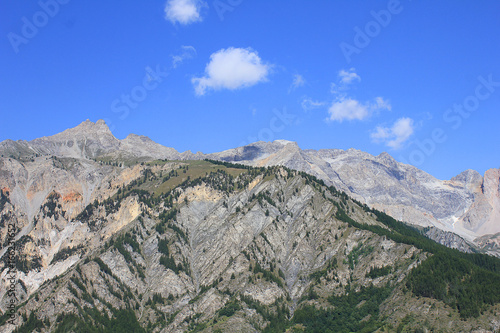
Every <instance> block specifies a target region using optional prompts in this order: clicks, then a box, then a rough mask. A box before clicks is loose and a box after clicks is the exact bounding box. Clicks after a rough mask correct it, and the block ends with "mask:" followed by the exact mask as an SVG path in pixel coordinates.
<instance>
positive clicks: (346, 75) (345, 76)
mask: <svg viewBox="0 0 500 333" xmlns="http://www.w3.org/2000/svg"><path fill="white" fill-rule="evenodd" d="M355 81H361V77H360V76H359V75H358V74H356V72H355V69H354V68H349V69H348V70H345V69H341V70H340V71H339V74H338V83H335V82H332V83H331V85H330V93H332V94H334V95H341V94H342V93H345V91H347V90H349V86H350V85H351V84H353V83H354V82H355Z"/></svg>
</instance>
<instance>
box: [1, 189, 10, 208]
mask: <svg viewBox="0 0 500 333" xmlns="http://www.w3.org/2000/svg"><path fill="white" fill-rule="evenodd" d="M7 202H9V203H10V199H9V197H8V196H7V195H5V194H3V190H0V212H1V211H2V210H3V208H4V207H5V204H6V203H7Z"/></svg>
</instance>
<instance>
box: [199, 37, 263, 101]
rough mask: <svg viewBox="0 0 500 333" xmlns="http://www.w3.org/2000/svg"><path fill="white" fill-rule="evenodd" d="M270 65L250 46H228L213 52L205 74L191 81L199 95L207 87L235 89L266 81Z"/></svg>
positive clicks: (203, 92)
mask: <svg viewBox="0 0 500 333" xmlns="http://www.w3.org/2000/svg"><path fill="white" fill-rule="evenodd" d="M271 67H272V66H271V65H269V64H265V63H263V62H262V60H261V59H260V57H259V56H258V54H257V52H255V51H253V50H252V49H250V48H247V49H243V48H234V47H230V48H227V49H222V50H219V51H217V52H215V53H213V54H212V55H211V56H210V62H209V63H208V64H207V66H206V67H205V76H203V77H200V78H193V79H192V80H191V82H192V83H193V85H194V88H195V91H196V94H197V95H199V96H201V95H204V94H205V92H206V91H207V90H208V89H213V90H220V89H229V90H236V89H240V88H245V87H250V86H253V85H255V84H257V83H259V82H263V81H266V80H267V76H268V74H269V73H270V70H271Z"/></svg>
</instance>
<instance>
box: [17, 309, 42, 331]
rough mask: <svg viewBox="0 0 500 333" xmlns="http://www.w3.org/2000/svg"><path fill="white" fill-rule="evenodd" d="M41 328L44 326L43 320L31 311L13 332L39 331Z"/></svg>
mask: <svg viewBox="0 0 500 333" xmlns="http://www.w3.org/2000/svg"><path fill="white" fill-rule="evenodd" d="M42 328H45V324H44V322H43V321H41V320H40V319H38V318H37V317H36V315H35V313H34V312H31V313H30V316H29V317H28V319H27V320H26V321H25V322H24V324H23V325H21V326H19V327H18V328H17V329H15V330H14V333H31V332H41V329H42Z"/></svg>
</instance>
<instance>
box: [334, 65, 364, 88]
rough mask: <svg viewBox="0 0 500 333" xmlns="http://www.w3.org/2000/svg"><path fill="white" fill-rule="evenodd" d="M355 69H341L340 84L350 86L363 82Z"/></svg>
mask: <svg viewBox="0 0 500 333" xmlns="http://www.w3.org/2000/svg"><path fill="white" fill-rule="evenodd" d="M354 71H355V69H354V68H352V67H351V68H349V69H348V70H345V69H341V70H340V71H339V77H340V83H341V84H343V85H349V84H351V83H353V82H354V81H361V77H360V76H359V75H358V74H356V72H354Z"/></svg>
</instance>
